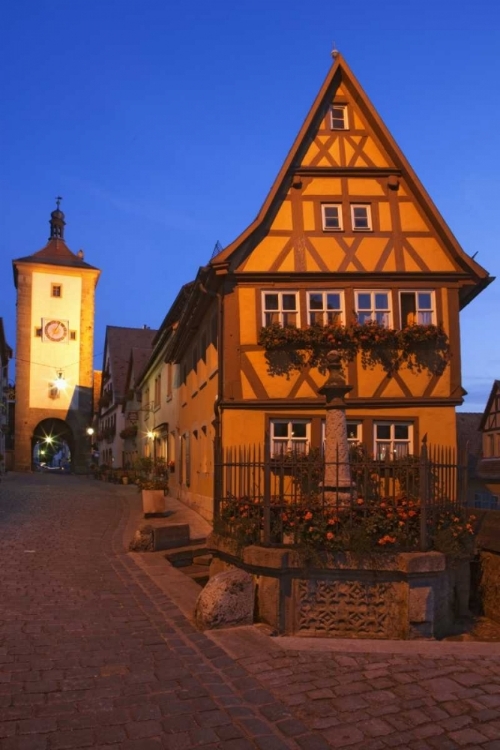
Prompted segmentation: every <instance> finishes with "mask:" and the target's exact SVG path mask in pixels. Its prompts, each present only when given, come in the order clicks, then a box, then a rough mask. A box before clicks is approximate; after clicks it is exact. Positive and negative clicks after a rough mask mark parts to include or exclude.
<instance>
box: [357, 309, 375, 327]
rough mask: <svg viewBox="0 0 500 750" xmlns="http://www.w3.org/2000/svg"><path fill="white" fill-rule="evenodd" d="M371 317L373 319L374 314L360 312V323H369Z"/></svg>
mask: <svg viewBox="0 0 500 750" xmlns="http://www.w3.org/2000/svg"><path fill="white" fill-rule="evenodd" d="M371 319H372V315H371V313H369V312H368V313H363V312H361V313H359V314H358V323H359V324H360V325H363V324H364V323H368V321H369V320H371Z"/></svg>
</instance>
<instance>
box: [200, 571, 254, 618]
mask: <svg viewBox="0 0 500 750" xmlns="http://www.w3.org/2000/svg"><path fill="white" fill-rule="evenodd" d="M254 599H255V585H254V581H253V577H252V576H251V575H250V573H246V572H245V571H244V570H238V569H235V570H229V571H227V572H225V573H218V574H217V575H216V576H214V577H213V578H210V580H209V582H208V583H207V585H206V586H205V588H204V589H203V590H202V592H201V593H200V595H199V597H198V600H197V602H196V607H195V612H194V617H195V623H196V625H197V627H198V628H200V630H212V629H214V628H224V627H234V626H235V625H251V624H252V623H253V612H254Z"/></svg>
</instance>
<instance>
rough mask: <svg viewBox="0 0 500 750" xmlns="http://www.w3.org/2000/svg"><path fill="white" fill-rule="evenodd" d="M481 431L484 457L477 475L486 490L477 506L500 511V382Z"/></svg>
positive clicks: (486, 408) (481, 423)
mask: <svg viewBox="0 0 500 750" xmlns="http://www.w3.org/2000/svg"><path fill="white" fill-rule="evenodd" d="M479 430H480V431H481V433H482V439H483V455H482V459H481V461H480V462H479V466H478V469H477V473H478V475H479V478H480V479H481V480H482V482H483V485H484V488H483V491H482V493H481V496H480V497H479V498H478V500H479V502H478V503H477V506H478V507H483V508H490V509H494V510H500V380H495V381H494V383H493V387H492V389H491V393H490V395H489V398H488V402H487V404H486V407H485V410H484V413H483V416H482V418H481V422H480V425H479Z"/></svg>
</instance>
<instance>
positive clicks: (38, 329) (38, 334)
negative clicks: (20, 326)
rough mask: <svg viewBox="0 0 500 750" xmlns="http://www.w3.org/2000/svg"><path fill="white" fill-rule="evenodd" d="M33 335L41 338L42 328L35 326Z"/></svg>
mask: <svg viewBox="0 0 500 750" xmlns="http://www.w3.org/2000/svg"><path fill="white" fill-rule="evenodd" d="M35 336H39V337H40V338H41V336H42V329H41V328H35Z"/></svg>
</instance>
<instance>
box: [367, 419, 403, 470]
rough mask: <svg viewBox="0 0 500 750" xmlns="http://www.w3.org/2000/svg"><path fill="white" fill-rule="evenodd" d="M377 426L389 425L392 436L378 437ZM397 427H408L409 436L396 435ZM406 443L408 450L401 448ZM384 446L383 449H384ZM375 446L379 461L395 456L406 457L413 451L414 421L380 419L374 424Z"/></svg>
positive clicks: (376, 456)
mask: <svg viewBox="0 0 500 750" xmlns="http://www.w3.org/2000/svg"><path fill="white" fill-rule="evenodd" d="M377 427H389V428H390V437H389V438H379V437H377ZM396 427H407V428H408V438H398V437H396ZM403 445H406V446H407V448H406V450H400V449H401V447H402V446H403ZM382 447H383V449H382ZM373 448H374V454H375V459H376V460H377V461H388V460H391V459H393V458H405V457H406V456H409V455H412V453H413V422H406V421H399V420H396V421H394V422H391V421H388V420H385V419H379V420H377V421H375V422H374V424H373Z"/></svg>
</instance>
